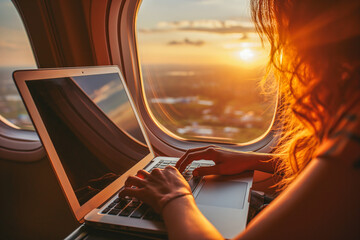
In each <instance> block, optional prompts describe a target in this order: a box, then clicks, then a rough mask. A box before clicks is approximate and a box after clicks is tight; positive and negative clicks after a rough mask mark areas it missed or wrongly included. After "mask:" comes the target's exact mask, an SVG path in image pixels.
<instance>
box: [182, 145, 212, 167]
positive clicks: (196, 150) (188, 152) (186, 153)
mask: <svg viewBox="0 0 360 240" xmlns="http://www.w3.org/2000/svg"><path fill="white" fill-rule="evenodd" d="M215 147H216V146H214V145H210V146H206V147H199V148H192V149H188V150H187V151H186V152H185V154H184V155H183V156H181V158H180V159H179V160H178V161H177V162H176V165H175V167H176V168H177V169H179V168H180V166H181V165H182V164H183V162H184V160H185V159H186V158H187V157H188V155H189V154H191V153H194V152H198V151H203V150H205V149H207V148H215ZM187 165H188V164H187Z"/></svg>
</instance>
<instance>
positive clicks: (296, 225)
mask: <svg viewBox="0 0 360 240" xmlns="http://www.w3.org/2000/svg"><path fill="white" fill-rule="evenodd" d="M141 174H144V173H143V172H141ZM145 174H146V176H145V177H144V179H143V178H139V177H132V178H130V180H129V181H128V182H127V183H126V186H127V188H125V190H123V191H122V192H121V193H120V196H125V195H129V196H133V197H136V198H138V199H140V200H142V201H144V202H145V203H147V204H149V205H150V206H152V207H153V208H154V209H155V210H156V211H158V212H161V213H162V215H163V218H164V220H165V224H166V226H167V228H168V233H169V238H170V239H222V237H221V235H220V234H219V233H218V231H217V230H216V229H215V228H214V227H213V226H212V225H211V224H210V223H209V222H208V220H207V219H206V218H205V217H204V216H203V215H202V214H201V212H200V211H199V210H198V208H197V207H196V204H195V201H194V199H193V197H192V196H191V195H184V193H185V194H189V193H190V189H189V186H188V184H187V183H186V181H185V180H184V179H183V177H182V176H181V175H180V173H179V172H178V171H177V170H176V169H175V168H172V167H167V168H166V169H165V170H163V171H161V170H157V171H155V173H151V174H149V173H145ZM134 179H136V180H134ZM131 186H136V187H137V188H135V189H134V188H131ZM358 189H360V174H359V172H358V170H357V169H355V168H353V169H349V167H348V165H345V164H343V162H342V161H339V160H338V161H330V160H328V159H314V160H312V161H311V162H310V163H309V165H308V166H307V167H306V169H304V171H303V172H302V173H301V174H300V175H299V176H298V177H297V179H296V180H295V181H294V182H293V183H292V184H291V185H290V186H289V187H288V188H287V189H286V190H285V191H283V192H282V193H281V194H280V195H279V196H278V197H277V198H276V199H275V200H274V201H273V202H272V203H271V204H270V205H269V206H268V207H267V208H265V209H264V210H263V211H262V212H261V213H259V215H258V216H257V217H256V218H255V219H254V220H253V221H252V222H251V223H250V224H249V226H248V227H247V229H246V230H245V231H244V232H243V233H241V234H240V235H239V236H238V237H237V239H255V240H256V239H261V240H263V239H359V237H360V230H359V229H358V223H359V222H358V220H359V219H360V210H359V209H360V208H359V205H358V204H359V202H360V192H359V191H358ZM177 194H178V195H183V196H181V197H178V198H172V197H171V196H177ZM169 196H170V197H169ZM171 198H172V199H173V200H171V201H169V202H167V204H165V205H162V204H161V203H162V202H163V201H162V199H171ZM164 206H165V207H164Z"/></svg>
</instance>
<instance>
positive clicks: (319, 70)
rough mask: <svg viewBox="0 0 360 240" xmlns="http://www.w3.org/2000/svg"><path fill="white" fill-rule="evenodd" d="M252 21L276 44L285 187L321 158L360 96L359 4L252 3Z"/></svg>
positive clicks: (336, 0) (353, 0)
mask: <svg viewBox="0 0 360 240" xmlns="http://www.w3.org/2000/svg"><path fill="white" fill-rule="evenodd" d="M251 7H252V17H253V20H254V22H255V25H256V29H257V31H258V33H259V34H260V36H261V38H262V40H263V41H265V40H268V41H269V43H270V45H271V51H270V62H269V67H268V71H269V72H270V71H272V72H275V75H276V77H277V79H278V82H277V84H278V86H279V94H280V96H281V100H280V105H279V112H280V120H281V122H282V130H283V131H281V138H280V142H279V146H278V147H277V149H276V150H275V152H276V153H278V154H279V155H278V156H279V160H280V161H278V162H279V164H278V166H277V171H278V172H280V173H281V175H283V176H284V177H283V180H282V181H281V182H280V184H279V185H280V186H279V187H280V189H283V188H285V187H286V186H287V185H288V184H289V183H290V182H291V181H292V180H293V179H294V178H295V177H296V176H297V175H298V174H299V173H300V172H301V171H302V170H303V169H304V168H305V167H306V165H307V164H308V163H309V161H310V160H311V159H312V158H313V157H314V156H315V151H316V149H317V147H318V146H319V144H320V143H321V142H322V140H323V138H324V136H326V133H327V129H329V127H330V126H331V124H332V121H334V119H335V116H337V114H338V112H339V111H340V109H341V108H342V106H344V105H346V104H349V103H350V101H352V100H351V99H352V98H354V96H359V89H360V88H359V85H360V83H359V82H360V2H359V1H358V0H348V1H343V0H315V1H314V0H252V1H251Z"/></svg>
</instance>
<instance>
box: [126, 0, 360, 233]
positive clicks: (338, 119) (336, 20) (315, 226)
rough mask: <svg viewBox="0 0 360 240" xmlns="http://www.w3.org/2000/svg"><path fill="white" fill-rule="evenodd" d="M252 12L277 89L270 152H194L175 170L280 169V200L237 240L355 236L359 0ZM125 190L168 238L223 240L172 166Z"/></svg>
mask: <svg viewBox="0 0 360 240" xmlns="http://www.w3.org/2000/svg"><path fill="white" fill-rule="evenodd" d="M252 12H253V19H254V21H255V23H256V26H257V30H258V32H259V33H260V34H261V36H262V37H267V38H268V40H269V42H270V44H271V54H270V66H271V67H270V69H271V70H273V71H275V73H276V75H277V79H278V82H279V86H280V87H279V88H280V94H281V105H280V110H281V114H282V116H281V120H282V130H283V131H282V132H281V140H280V142H279V146H278V147H277V149H276V151H275V155H273V156H271V155H262V154H255V153H244V152H243V153H242V152H233V151H227V150H225V149H220V148H217V147H208V148H198V149H192V150H189V151H188V152H187V153H186V154H185V155H184V156H183V157H182V158H181V159H180V160H179V162H178V164H177V166H176V167H177V168H179V170H180V172H181V171H182V170H183V169H184V168H185V166H186V165H187V164H189V163H191V162H192V161H193V160H196V159H212V160H214V162H215V166H213V167H208V168H199V169H197V170H195V171H194V175H208V174H225V175H226V174H236V173H240V172H242V171H245V170H249V169H257V170H262V171H267V172H271V171H272V169H273V166H274V165H276V166H277V168H276V171H277V172H278V173H279V175H280V176H282V177H283V179H282V181H281V182H280V185H279V189H280V190H281V191H282V192H281V194H280V195H279V196H278V197H277V198H276V199H275V200H274V201H273V202H272V203H271V204H270V205H269V206H268V207H267V208H265V209H264V210H263V211H262V212H260V213H259V214H258V215H257V216H256V217H255V218H254V219H253V220H252V221H251V222H250V224H249V225H248V227H247V229H246V230H245V231H244V232H242V233H240V234H239V235H238V236H237V239H360V230H359V229H360V227H359V226H360V206H359V203H360V191H359V190H360V127H359V125H360V124H359V123H360V104H359V101H360V86H359V85H360V2H359V1H358V0H351V1H350V0H348V1H340V0H326V1H324V0H316V1H313V0H253V1H252ZM270 159H272V161H263V160H270ZM126 186H127V188H125V189H124V190H123V191H122V192H121V193H120V195H121V196H125V195H129V196H134V197H136V198H138V199H140V200H142V201H144V202H146V203H147V204H149V205H151V206H152V207H153V208H154V209H155V210H156V211H158V212H159V213H161V214H162V216H163V218H164V221H165V224H166V226H167V229H168V234H169V238H170V239H222V236H221V235H220V234H219V233H218V231H217V230H216V229H215V228H214V227H213V226H212V225H211V224H210V223H209V222H208V221H207V220H206V219H205V218H204V217H203V215H202V214H201V213H200V211H199V210H198V208H197V207H196V204H195V201H194V198H193V197H192V195H191V192H190V188H189V186H188V184H187V183H186V181H185V180H184V179H183V177H182V176H181V175H180V173H179V171H178V170H177V169H175V168H172V167H168V168H166V169H165V170H158V169H157V170H154V171H153V172H152V173H151V174H149V173H147V172H145V171H140V172H139V174H138V176H134V177H130V178H129V179H128V180H127V182H126ZM131 186H136V187H137V188H130V187H131Z"/></svg>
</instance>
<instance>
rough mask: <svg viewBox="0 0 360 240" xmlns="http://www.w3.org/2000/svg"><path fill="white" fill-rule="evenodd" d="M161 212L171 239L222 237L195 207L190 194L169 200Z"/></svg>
mask: <svg viewBox="0 0 360 240" xmlns="http://www.w3.org/2000/svg"><path fill="white" fill-rule="evenodd" d="M162 214H163V218H164V220H165V223H166V227H167V230H168V232H169V239H171V240H176V239H181V240H183V239H199V240H200V239H223V237H222V236H221V234H220V233H219V232H218V231H217V230H216V228H215V227H214V226H213V225H212V224H211V223H210V222H209V221H208V220H207V219H206V218H205V217H204V216H203V215H202V213H201V212H200V210H199V209H198V208H197V206H196V203H195V200H194V198H193V196H192V195H186V196H183V197H181V198H177V199H174V200H173V201H171V202H169V204H168V205H166V207H165V208H164V209H163V213H162Z"/></svg>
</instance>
